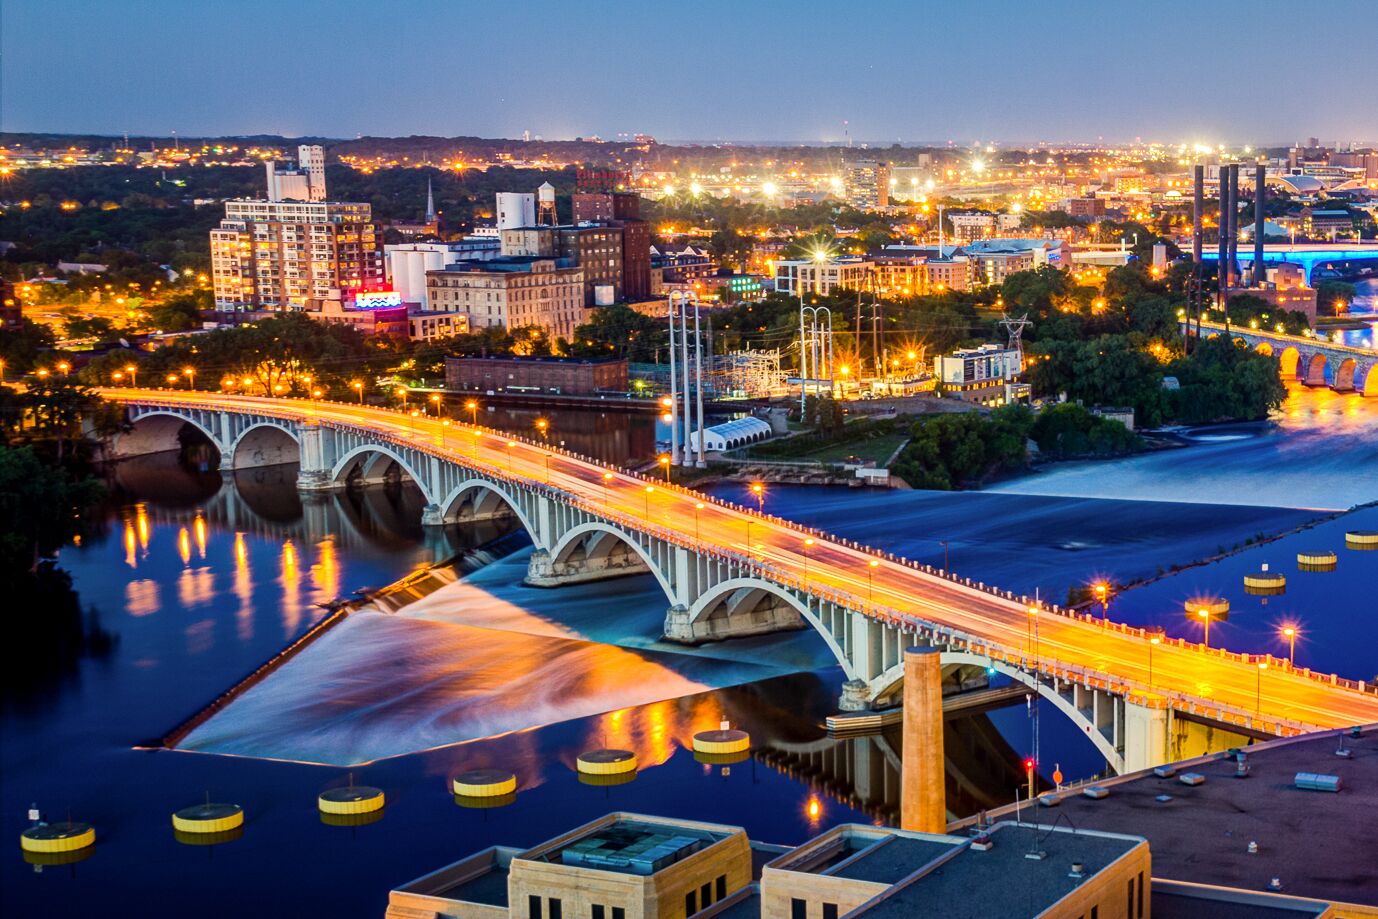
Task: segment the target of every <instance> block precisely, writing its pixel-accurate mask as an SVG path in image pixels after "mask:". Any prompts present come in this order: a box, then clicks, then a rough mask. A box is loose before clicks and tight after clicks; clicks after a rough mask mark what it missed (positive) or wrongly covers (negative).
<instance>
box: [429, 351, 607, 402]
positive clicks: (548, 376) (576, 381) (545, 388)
mask: <svg viewBox="0 0 1378 919" xmlns="http://www.w3.org/2000/svg"><path fill="white" fill-rule="evenodd" d="M445 385H446V387H448V388H449V389H453V390H468V391H475V390H477V391H480V392H490V391H491V392H503V391H504V390H515V391H518V392H522V391H526V392H544V393H558V394H561V395H566V396H569V395H592V394H594V393H597V392H626V391H627V361H626V360H625V359H624V358H609V359H606V360H597V361H595V360H584V359H580V358H570V357H447V358H445Z"/></svg>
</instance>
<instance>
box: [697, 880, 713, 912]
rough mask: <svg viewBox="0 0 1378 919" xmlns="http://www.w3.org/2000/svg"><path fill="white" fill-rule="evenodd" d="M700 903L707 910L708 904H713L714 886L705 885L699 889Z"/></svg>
mask: <svg viewBox="0 0 1378 919" xmlns="http://www.w3.org/2000/svg"><path fill="white" fill-rule="evenodd" d="M699 902H701V903H702V904H703V906H704V908H705V909H707V908H708V904H710V903H712V902H713V885H712V884H704V885H703V886H702V887H700V888H699Z"/></svg>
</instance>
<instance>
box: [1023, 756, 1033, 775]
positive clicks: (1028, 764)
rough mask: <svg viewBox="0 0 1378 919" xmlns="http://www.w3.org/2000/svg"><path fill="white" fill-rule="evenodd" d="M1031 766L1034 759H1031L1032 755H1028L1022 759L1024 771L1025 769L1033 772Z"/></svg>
mask: <svg viewBox="0 0 1378 919" xmlns="http://www.w3.org/2000/svg"><path fill="white" fill-rule="evenodd" d="M1033 767H1034V761H1033V757H1032V756H1031V757H1029V758H1028V759H1026V760H1024V771H1025V772H1033Z"/></svg>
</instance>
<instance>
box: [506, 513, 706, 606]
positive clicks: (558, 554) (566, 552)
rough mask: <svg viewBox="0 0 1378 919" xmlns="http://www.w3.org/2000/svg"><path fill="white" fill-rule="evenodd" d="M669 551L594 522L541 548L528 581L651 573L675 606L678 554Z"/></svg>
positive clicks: (541, 583)
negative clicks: (676, 555)
mask: <svg viewBox="0 0 1378 919" xmlns="http://www.w3.org/2000/svg"><path fill="white" fill-rule="evenodd" d="M667 548H668V547H667V546H666V545H665V544H663V543H661V544H657V541H655V540H648V539H646V538H645V537H640V538H638V536H637V535H635V534H632V533H629V532H627V531H626V530H624V529H622V528H621V527H618V526H616V525H615V524H612V523H608V522H605V521H602V520H590V521H587V522H585V523H580V524H576V525H575V526H573V527H571V528H570V529H568V530H566V531H565V532H564V533H562V534H561V535H560V537H559V538H558V539H556V540H555V541H554V544H553V545H551V546H550V547H549V548H548V549H547V548H545V547H538V548H537V550H536V554H535V555H533V556H532V559H531V566H530V568H529V570H528V572H527V577H526V581H527V583H528V584H536V585H538V586H544V585H547V584H549V585H551V586H554V585H555V584H572V583H578V582H580V581H596V580H602V579H604V578H612V577H620V576H622V575H628V574H645V573H646V572H650V573H651V574H652V575H654V577H655V579H656V583H658V584H659V585H660V588H661V590H663V591H665V596H666V599H668V600H669V601H670V603H672V604H673V603H674V602H675V600H676V597H677V596H678V594H679V591H678V590H677V585H676V583H675V571H674V563H675V559H674V553H673V551H666V550H667Z"/></svg>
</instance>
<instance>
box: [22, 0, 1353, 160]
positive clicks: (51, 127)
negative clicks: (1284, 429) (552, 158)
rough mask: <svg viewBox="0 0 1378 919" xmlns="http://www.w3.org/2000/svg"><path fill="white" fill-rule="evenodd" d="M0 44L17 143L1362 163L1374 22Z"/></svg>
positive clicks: (26, 22)
mask: <svg viewBox="0 0 1378 919" xmlns="http://www.w3.org/2000/svg"><path fill="white" fill-rule="evenodd" d="M0 26H2V27H3V34H2V35H0V51H2V52H3V58H2V59H0V76H3V88H2V90H0V91H2V93H3V98H2V99H0V102H3V108H0V128H3V129H4V130H15V131H29V130H32V131H63V132H86V131H89V132H102V133H118V132H121V131H129V132H130V133H139V134H145V133H151V134H160V135H166V134H168V133H169V132H171V131H177V132H178V133H179V134H182V135H184V136H190V135H197V134H240V133H270V134H285V135H299V134H325V135H330V136H336V137H351V136H354V135H356V134H375V135H405V134H441V135H458V134H474V135H481V136H485V137H493V136H508V137H515V136H520V134H521V132H522V131H523V130H530V131H531V132H532V133H533V134H540V135H543V136H545V137H547V138H566V137H574V136H578V135H582V136H590V135H594V134H597V135H600V136H602V137H605V138H610V137H613V136H615V135H616V134H617V133H618V132H628V133H633V132H645V133H650V134H654V135H656V136H657V137H659V138H661V139H666V140H702V141H714V140H739V141H745V140H786V141H804V142H817V141H839V140H841V139H842V138H843V136H844V134H843V132H844V122H847V123H848V126H847V129H848V130H850V133H851V136H852V137H853V138H855V139H857V140H863V141H878V142H887V143H888V142H893V141H896V140H899V141H903V142H905V143H915V142H920V141H946V140H949V139H950V140H953V141H956V142H958V143H965V142H970V141H973V140H980V141H992V142H995V141H1002V140H1003V141H1036V140H1049V141H1058V140H1069V139H1080V140H1094V139H1096V138H1098V137H1103V138H1105V139H1107V140H1132V139H1134V138H1135V137H1143V138H1145V139H1161V140H1170V141H1204V142H1231V141H1232V142H1238V143H1270V142H1273V143H1276V142H1289V141H1293V140H1296V139H1299V138H1304V137H1307V136H1318V137H1321V138H1322V139H1325V140H1339V141H1349V140H1365V139H1366V140H1369V141H1370V142H1378V69H1375V66H1374V57H1373V49H1372V45H1371V44H1369V45H1367V46H1365V42H1372V41H1373V36H1374V35H1378V0H1328V2H1327V3H1325V4H1324V5H1322V6H1320V7H1308V6H1307V5H1305V4H1297V3H1295V2H1281V0H1253V2H1248V0H1243V2H1235V0H1194V2H1184V0H1017V2H1007V0H985V2H968V0H948V2H941V3H939V2H929V0H909V2H891V0H854V2H841V0H834V2H828V3H825V2H817V0H794V2H789V3H785V2H775V0H767V2H752V0H737V2H720V0H694V2H686V3H666V2H638V3H630V2H620V0H618V2H600V0H583V2H578V0H573V2H547V0H481V2H475V0H366V2H365V0H276V2H264V0H218V2H207V0H4V3H3V5H0ZM1222 34H1223V35H1224V37H1223V38H1221V37H1220V36H1221V35H1222ZM1350 36H1355V38H1353V39H1350V38H1349V37H1350ZM1347 41H1348V42H1349V44H1348V46H1347V45H1346V42H1347ZM1256 48H1261V49H1263V50H1262V52H1261V60H1256V59H1255V57H1254V55H1255V49H1256ZM1208 52H1209V56H1208ZM1255 76H1256V77H1257V79H1258V81H1259V83H1260V84H1261V85H1260V88H1259V90H1258V92H1257V94H1256V95H1255V94H1253V93H1251V91H1250V85H1249V84H1250V81H1251V79H1253V78H1254V77H1255ZM1222 99H1228V101H1229V104H1228V105H1225V104H1223V103H1222V101H1221V100H1222Z"/></svg>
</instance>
